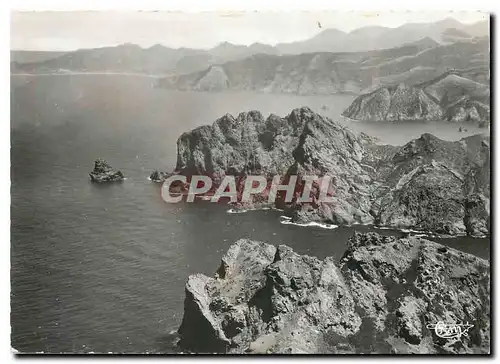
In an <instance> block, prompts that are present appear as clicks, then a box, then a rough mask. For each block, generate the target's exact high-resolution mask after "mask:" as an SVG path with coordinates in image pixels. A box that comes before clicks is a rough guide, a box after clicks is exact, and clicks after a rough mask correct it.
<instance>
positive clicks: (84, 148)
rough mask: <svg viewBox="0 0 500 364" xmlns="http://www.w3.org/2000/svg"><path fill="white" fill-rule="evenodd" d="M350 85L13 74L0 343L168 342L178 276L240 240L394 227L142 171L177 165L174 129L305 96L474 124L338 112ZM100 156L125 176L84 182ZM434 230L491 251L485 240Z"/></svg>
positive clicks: (416, 129)
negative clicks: (173, 198) (258, 201)
mask: <svg viewBox="0 0 500 364" xmlns="http://www.w3.org/2000/svg"><path fill="white" fill-rule="evenodd" d="M354 98H355V96H353V95H329V96H297V95H283V94H281V95H270V94H259V93H252V92H222V93H205V92H180V91H172V90H166V89H160V88H157V87H155V79H154V78H152V77H143V76H138V75H84V74H80V75H40V76H31V75H19V76H14V75H13V76H11V103H10V107H11V346H12V347H13V348H14V349H15V350H17V351H19V352H28V353H41V352H44V353H171V352H175V350H176V349H175V346H174V344H173V343H174V341H175V330H176V329H177V328H178V327H179V325H180V323H181V321H182V315H183V302H184V294H185V293H184V285H185V282H186V280H187V277H188V276H189V275H190V274H194V273H204V274H207V275H213V274H214V272H215V271H216V269H217V268H218V266H219V264H220V259H221V256H222V255H223V254H224V253H225V252H226V251H227V249H228V247H229V246H230V245H231V244H232V243H233V242H235V241H237V240H238V239H242V238H248V239H254V240H260V241H265V242H268V243H270V244H274V245H279V244H287V245H289V246H291V247H292V248H293V249H294V250H295V251H297V252H299V253H301V254H309V255H313V256H317V257H319V258H324V257H326V256H333V257H335V258H337V259H340V258H341V256H342V254H343V253H344V250H345V248H346V242H347V239H348V238H349V237H350V236H351V235H352V234H353V233H354V231H377V232H379V233H382V234H389V235H396V236H399V235H401V234H402V232H399V231H395V230H380V229H375V228H373V227H370V226H352V227H338V228H336V229H329V228H325V227H326V226H297V225H293V224H289V223H288V221H287V220H286V219H283V217H282V216H281V215H282V212H280V211H277V210H263V211H248V212H246V213H238V214H235V213H231V211H229V208H228V206H225V205H220V204H212V203H210V202H204V201H199V202H197V203H192V204H187V203H178V204H167V203H165V202H164V201H163V200H162V198H161V195H160V188H161V186H159V185H158V184H155V183H153V182H151V181H149V180H148V177H149V174H150V173H151V172H152V171H153V170H155V169H158V170H162V171H171V170H172V169H173V168H174V167H175V162H176V141H177V138H178V137H179V136H180V135H181V134H182V133H183V132H186V131H189V130H190V129H192V128H195V127H197V126H200V125H206V124H212V123H213V122H214V121H215V120H216V119H217V118H219V117H221V116H223V115H224V114H226V113H230V114H233V115H237V114H238V113H239V112H242V111H250V110H259V111H261V112H262V113H263V114H264V115H265V116H267V115H269V114H270V113H274V114H277V115H280V116H285V115H287V114H289V113H290V111H291V110H292V109H294V108H297V107H301V106H308V107H310V108H311V109H313V110H314V111H317V112H319V113H321V114H323V115H325V116H328V117H331V118H332V119H334V120H337V121H339V122H341V123H344V124H345V125H348V126H349V127H350V128H352V129H353V130H354V131H356V132H361V131H363V132H365V133H367V134H369V135H372V136H376V137H378V138H379V139H380V141H381V142H382V143H390V144H396V145H403V144H405V143H406V142H408V141H409V140H411V139H412V138H416V137H419V136H420V135H421V134H422V133H425V132H430V133H432V134H434V135H436V136H438V137H440V138H443V139H447V140H458V139H460V138H463V137H464V136H467V135H472V134H474V133H480V132H485V130H484V129H477V128H474V127H472V126H467V129H468V131H467V132H466V133H460V132H458V126H457V125H455V124H443V123H432V122H431V123H429V122H428V123H425V122H414V123H406V124H402V125H395V124H391V123H387V124H385V123H382V124H381V123H374V122H354V121H352V120H347V119H344V118H342V117H341V116H340V114H341V113H342V111H343V110H344V109H345V108H347V107H348V106H349V105H350V103H351V102H352V101H353V100H354ZM97 158H104V159H106V160H107V161H108V162H109V163H110V164H111V165H112V166H113V167H115V168H117V169H120V170H121V171H122V172H123V173H124V175H125V176H126V180H125V181H123V182H122V183H115V184H105V185H99V184H94V183H91V182H90V181H89V177H88V173H89V172H90V171H91V170H92V168H93V163H94V160H95V159H97ZM439 241H440V242H441V243H443V244H446V245H448V246H451V247H454V248H456V249H459V250H462V251H465V252H468V253H472V254H475V255H477V256H480V257H482V258H485V259H489V252H490V249H489V245H490V242H489V239H473V238H470V237H459V238H453V239H439Z"/></svg>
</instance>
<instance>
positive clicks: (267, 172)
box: [155, 107, 490, 236]
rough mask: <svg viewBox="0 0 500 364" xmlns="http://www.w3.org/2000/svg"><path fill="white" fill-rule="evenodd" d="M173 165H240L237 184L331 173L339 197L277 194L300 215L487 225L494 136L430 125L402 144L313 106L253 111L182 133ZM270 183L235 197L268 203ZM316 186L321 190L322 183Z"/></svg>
mask: <svg viewBox="0 0 500 364" xmlns="http://www.w3.org/2000/svg"><path fill="white" fill-rule="evenodd" d="M173 173H176V174H182V175H184V176H187V177H188V179H189V177H190V176H193V175H206V176H210V177H211V178H212V180H214V181H215V182H217V181H218V180H221V178H222V177H224V176H225V175H233V176H236V177H237V184H238V186H237V187H238V188H241V187H242V181H243V180H244V177H245V176H248V175H262V176H266V178H267V179H268V180H270V179H272V177H273V176H275V175H279V176H281V177H282V180H283V181H286V180H287V179H288V178H289V177H290V176H292V175H297V176H299V177H300V176H308V175H316V176H330V177H331V178H332V180H331V184H330V190H329V194H330V196H331V197H332V202H328V203H323V202H318V201H317V200H316V199H313V202H312V203H303V202H299V201H298V200H297V199H296V198H294V199H293V200H292V201H291V202H288V203H285V202H284V201H283V200H282V199H281V200H280V199H279V198H278V200H277V201H276V202H275V203H274V205H275V206H276V207H278V208H282V209H284V211H285V214H286V215H288V216H289V217H291V218H292V221H293V222H300V223H304V222H311V221H315V222H321V223H329V224H335V225H351V224H355V223H359V224H374V225H378V226H386V227H393V228H399V229H414V230H419V231H425V232H432V233H435V234H442V235H464V234H469V235H472V236H484V235H488V234H489V226H490V218H489V216H490V213H489V205H490V178H489V176H490V144H489V137H487V136H484V135H479V134H478V135H474V136H470V137H466V138H463V139H461V140H460V141H456V142H449V141H444V140H441V139H439V138H437V137H435V136H433V135H431V134H424V135H422V136H421V137H420V138H418V139H415V140H412V141H410V142H409V143H407V144H406V145H404V146H402V147H398V146H390V145H381V144H379V143H377V141H376V140H374V139H373V138H370V137H369V136H367V135H365V134H359V135H358V134H355V133H354V132H352V131H351V130H349V129H348V128H346V127H345V126H342V125H341V124H339V123H337V122H334V121H332V120H330V119H328V118H326V117H323V116H321V115H319V114H317V113H314V112H313V111H311V110H310V109H309V108H307V107H303V108H299V109H295V110H293V111H292V112H291V113H290V114H289V115H288V116H286V117H279V116H277V115H272V114H271V115H270V116H269V117H268V118H264V117H263V116H262V114H261V113H260V112H258V111H250V112H245V113H240V114H239V115H238V116H237V117H233V116H232V115H229V114H227V115H225V116H223V117H221V118H220V119H218V120H216V121H215V122H214V124H213V125H211V126H202V127H198V128H196V129H194V130H192V131H190V132H187V133H184V134H182V135H181V136H180V137H179V139H178V141H177V165H176V169H175V171H174V172H173ZM155 177H161V175H160V174H158V175H157V176H155ZM238 178H239V179H238ZM160 179H161V178H160ZM299 192H300V191H299ZM267 193H268V190H265V191H264V192H263V193H262V194H260V195H256V196H255V197H254V200H253V202H250V203H247V204H246V205H244V206H241V205H240V204H235V206H233V207H235V208H238V207H240V208H252V207H262V206H263V204H264V205H265V201H266V196H267ZM311 194H312V195H313V196H316V195H317V194H318V186H317V185H313V187H312V190H311Z"/></svg>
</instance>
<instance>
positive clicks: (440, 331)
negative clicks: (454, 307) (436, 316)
mask: <svg viewBox="0 0 500 364" xmlns="http://www.w3.org/2000/svg"><path fill="white" fill-rule="evenodd" d="M472 327H474V325H471V324H469V322H466V323H463V324H445V323H444V322H442V321H439V322H438V323H437V324H428V325H427V328H428V329H432V330H434V332H435V333H436V335H437V336H439V337H442V338H443V339H455V338H457V339H460V338H461V337H462V336H469V334H468V332H469V329H471V328H472Z"/></svg>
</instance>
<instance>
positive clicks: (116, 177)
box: [89, 159, 125, 183]
mask: <svg viewBox="0 0 500 364" xmlns="http://www.w3.org/2000/svg"><path fill="white" fill-rule="evenodd" d="M89 175H90V179H91V180H92V182H99V183H102V182H119V181H123V180H124V179H125V177H124V176H123V173H122V172H121V171H118V170H115V169H113V167H111V166H110V165H109V163H108V162H106V161H105V160H104V159H97V160H96V161H95V163H94V170H93V171H92V172H90V173H89Z"/></svg>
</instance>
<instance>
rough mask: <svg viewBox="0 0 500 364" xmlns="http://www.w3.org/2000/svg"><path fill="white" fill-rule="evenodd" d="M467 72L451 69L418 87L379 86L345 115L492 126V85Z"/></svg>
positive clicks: (360, 99)
mask: <svg viewBox="0 0 500 364" xmlns="http://www.w3.org/2000/svg"><path fill="white" fill-rule="evenodd" d="M464 73H467V72H465V71H463V72H461V71H453V72H447V73H445V74H443V75H441V76H440V77H438V78H436V79H433V80H431V81H428V82H425V83H421V84H418V85H415V86H407V85H404V84H400V85H398V86H392V87H383V88H380V89H377V90H375V91H373V92H371V93H369V94H366V95H361V96H359V97H358V98H356V99H355V100H354V102H353V103H352V104H351V106H349V108H347V110H345V111H344V113H343V115H344V116H347V117H349V118H351V119H356V120H372V121H380V120H387V121H402V120H447V121H452V122H474V123H479V125H481V126H485V125H488V124H489V121H490V120H489V119H490V106H489V102H490V101H489V100H490V90H489V87H488V86H487V85H485V84H483V83H480V82H476V81H473V80H470V79H468V78H466V77H465V75H464ZM469 73H470V72H469Z"/></svg>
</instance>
